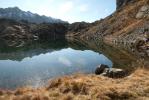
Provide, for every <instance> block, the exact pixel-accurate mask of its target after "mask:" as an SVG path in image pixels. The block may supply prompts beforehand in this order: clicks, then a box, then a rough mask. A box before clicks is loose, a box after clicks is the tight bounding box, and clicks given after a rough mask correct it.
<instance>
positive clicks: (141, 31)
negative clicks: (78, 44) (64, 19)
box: [67, 0, 149, 56]
mask: <svg viewBox="0 0 149 100" xmlns="http://www.w3.org/2000/svg"><path fill="white" fill-rule="evenodd" d="M78 30H79V31H78V32H75V34H74V32H68V34H67V36H76V37H81V38H82V39H86V41H91V40H93V41H99V40H103V41H104V42H106V43H108V44H111V45H118V46H124V47H125V48H126V47H127V48H129V49H130V50H134V49H136V50H138V51H141V52H142V51H143V52H144V53H143V55H147V56H149V0H117V10H116V11H115V12H114V13H113V14H111V15H110V16H108V17H106V18H105V19H102V20H99V21H96V22H94V23H91V24H89V27H85V28H83V29H78Z"/></svg>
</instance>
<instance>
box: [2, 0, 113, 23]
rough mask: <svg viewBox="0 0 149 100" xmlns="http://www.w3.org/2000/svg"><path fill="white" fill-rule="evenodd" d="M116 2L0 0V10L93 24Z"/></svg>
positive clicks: (111, 9)
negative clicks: (6, 9) (9, 8)
mask: <svg viewBox="0 0 149 100" xmlns="http://www.w3.org/2000/svg"><path fill="white" fill-rule="evenodd" d="M115 1H116V0H0V8H7V7H14V6H17V7H19V8H20V9H22V10H24V11H31V12H33V13H38V14H40V15H46V16H51V17H54V18H59V19H62V20H65V21H68V22H70V23H72V22H80V21H86V22H93V21H96V20H99V19H101V18H104V17H106V16H108V15H109V14H111V13H113V12H114V11H115V9H116V3H115Z"/></svg>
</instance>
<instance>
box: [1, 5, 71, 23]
mask: <svg viewBox="0 0 149 100" xmlns="http://www.w3.org/2000/svg"><path fill="white" fill-rule="evenodd" d="M0 18H8V19H13V20H16V21H22V20H24V21H28V22H30V23H37V24H40V23H68V22H66V21H62V20H61V19H56V18H52V17H47V16H45V15H39V14H37V13H32V12H30V11H23V10H21V9H20V8H18V7H8V8H0Z"/></svg>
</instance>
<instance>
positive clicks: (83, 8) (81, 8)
mask: <svg viewBox="0 0 149 100" xmlns="http://www.w3.org/2000/svg"><path fill="white" fill-rule="evenodd" d="M79 10H80V11H81V12H86V11H88V5H86V4H84V5H81V6H80V7H79Z"/></svg>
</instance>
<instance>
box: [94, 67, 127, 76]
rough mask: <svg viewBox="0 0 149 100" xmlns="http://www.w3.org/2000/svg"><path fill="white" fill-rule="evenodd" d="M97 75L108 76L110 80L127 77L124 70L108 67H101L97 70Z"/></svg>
mask: <svg viewBox="0 0 149 100" xmlns="http://www.w3.org/2000/svg"><path fill="white" fill-rule="evenodd" d="M95 74H96V75H102V76H107V77H110V78H122V77H125V76H126V75H127V73H126V71H124V70H123V69H117V68H110V67H108V66H107V65H103V64H101V65H99V66H98V67H97V68H96V70H95Z"/></svg>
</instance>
